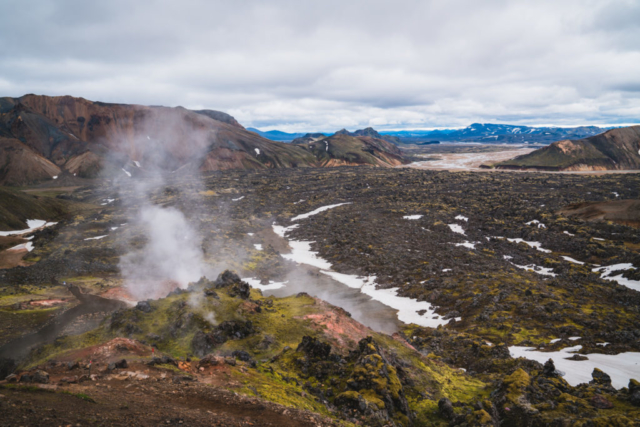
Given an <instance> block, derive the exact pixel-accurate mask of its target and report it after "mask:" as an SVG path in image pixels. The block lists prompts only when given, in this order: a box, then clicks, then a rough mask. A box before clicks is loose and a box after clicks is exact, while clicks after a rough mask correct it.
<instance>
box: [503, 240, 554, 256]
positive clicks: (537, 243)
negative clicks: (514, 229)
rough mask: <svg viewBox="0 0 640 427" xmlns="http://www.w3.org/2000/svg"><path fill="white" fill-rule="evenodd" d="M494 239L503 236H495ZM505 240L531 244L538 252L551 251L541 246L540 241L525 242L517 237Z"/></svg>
mask: <svg viewBox="0 0 640 427" xmlns="http://www.w3.org/2000/svg"><path fill="white" fill-rule="evenodd" d="M496 239H503V237H496ZM507 240H508V241H509V242H511V243H526V244H527V245H529V246H531V247H532V248H536V249H537V250H539V251H540V252H545V253H551V251H550V250H549V249H544V248H542V243H540V242H527V241H526V240H524V239H521V238H519V237H518V238H516V239H509V238H507Z"/></svg>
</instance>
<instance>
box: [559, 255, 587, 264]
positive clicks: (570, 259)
mask: <svg viewBox="0 0 640 427" xmlns="http://www.w3.org/2000/svg"><path fill="white" fill-rule="evenodd" d="M560 258H562V259H564V260H565V261H569V262H572V263H574V264H580V265H584V262H582V261H578V260H577V259H573V258H571V257H568V256H564V255H562V256H561V257H560Z"/></svg>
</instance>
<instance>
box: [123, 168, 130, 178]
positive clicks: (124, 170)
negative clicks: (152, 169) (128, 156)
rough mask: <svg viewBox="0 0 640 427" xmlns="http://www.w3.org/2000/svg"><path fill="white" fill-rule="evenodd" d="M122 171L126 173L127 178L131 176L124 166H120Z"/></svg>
mask: <svg viewBox="0 0 640 427" xmlns="http://www.w3.org/2000/svg"><path fill="white" fill-rule="evenodd" d="M122 172H124V173H126V174H127V176H128V177H129V178H131V173H130V172H129V171H127V170H126V169H125V168H122Z"/></svg>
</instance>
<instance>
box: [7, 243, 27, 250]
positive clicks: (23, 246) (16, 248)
mask: <svg viewBox="0 0 640 427" xmlns="http://www.w3.org/2000/svg"><path fill="white" fill-rule="evenodd" d="M23 249H26V250H27V251H28V252H31V251H32V250H33V243H31V242H27V243H21V244H19V245H17V246H14V247H12V248H9V249H7V250H8V251H20V250H23Z"/></svg>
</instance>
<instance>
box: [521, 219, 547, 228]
mask: <svg viewBox="0 0 640 427" xmlns="http://www.w3.org/2000/svg"><path fill="white" fill-rule="evenodd" d="M524 224H525V225H534V224H537V225H538V228H547V226H546V225H544V224H543V223H541V222H540V221H538V220H537V219H533V220H531V221H529V222H525V223H524Z"/></svg>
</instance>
